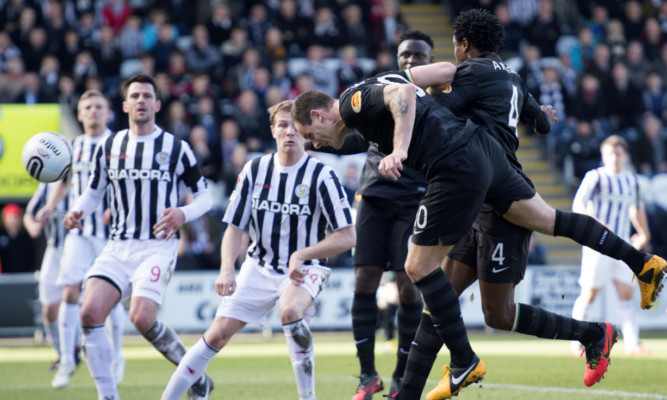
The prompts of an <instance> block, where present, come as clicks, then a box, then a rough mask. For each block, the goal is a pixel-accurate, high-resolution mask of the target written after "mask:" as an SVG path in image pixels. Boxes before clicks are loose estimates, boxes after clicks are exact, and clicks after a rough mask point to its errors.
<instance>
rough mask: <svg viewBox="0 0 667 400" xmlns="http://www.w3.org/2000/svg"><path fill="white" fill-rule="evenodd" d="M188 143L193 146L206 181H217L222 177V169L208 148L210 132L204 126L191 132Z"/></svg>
mask: <svg viewBox="0 0 667 400" xmlns="http://www.w3.org/2000/svg"><path fill="white" fill-rule="evenodd" d="M188 143H190V146H192V151H193V153H194V154H195V158H196V159H197V165H199V169H201V174H202V176H204V178H206V179H210V180H212V181H217V180H218V178H219V175H220V167H219V165H218V164H217V163H216V162H215V159H214V156H213V153H212V152H211V149H210V148H209V146H208V132H207V131H206V128H205V127H204V126H202V125H195V126H193V127H192V130H191V131H190V136H189V137H188Z"/></svg>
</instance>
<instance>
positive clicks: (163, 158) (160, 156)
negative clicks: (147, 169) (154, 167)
mask: <svg viewBox="0 0 667 400" xmlns="http://www.w3.org/2000/svg"><path fill="white" fill-rule="evenodd" d="M155 162H156V163H158V164H160V165H164V164H167V163H168V162H169V153H167V152H164V151H161V152H159V153H157V154H156V155H155Z"/></svg>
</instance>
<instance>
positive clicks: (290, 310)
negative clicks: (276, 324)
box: [280, 305, 303, 324]
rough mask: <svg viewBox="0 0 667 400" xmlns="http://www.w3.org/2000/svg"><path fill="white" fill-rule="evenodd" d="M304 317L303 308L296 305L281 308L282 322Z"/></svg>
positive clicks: (286, 322)
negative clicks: (300, 308)
mask: <svg viewBox="0 0 667 400" xmlns="http://www.w3.org/2000/svg"><path fill="white" fill-rule="evenodd" d="M302 317H303V315H302V312H301V310H298V309H297V308H296V307H294V306H291V305H288V306H286V307H281V308H280V322H282V323H283V324H289V323H290V322H294V321H298V320H300V319H301V318H302Z"/></svg>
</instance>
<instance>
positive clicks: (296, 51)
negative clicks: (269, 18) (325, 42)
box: [275, 0, 312, 57]
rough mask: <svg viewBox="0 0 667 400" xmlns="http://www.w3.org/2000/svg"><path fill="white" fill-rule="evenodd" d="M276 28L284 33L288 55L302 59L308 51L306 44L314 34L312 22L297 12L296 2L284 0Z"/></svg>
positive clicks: (276, 18) (281, 3) (277, 17)
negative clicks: (306, 50)
mask: <svg viewBox="0 0 667 400" xmlns="http://www.w3.org/2000/svg"><path fill="white" fill-rule="evenodd" d="M275 26H276V27H278V29H280V31H281V32H282V33H283V41H284V43H285V47H287V53H288V54H289V55H290V56H291V57H300V56H302V55H303V54H304V52H305V49H306V42H307V41H308V40H309V36H310V33H311V32H312V22H311V20H310V19H309V18H305V17H304V16H303V15H300V14H299V13H298V12H297V3H296V1H295V0H282V1H281V2H280V8H279V10H278V15H277V16H276V17H275Z"/></svg>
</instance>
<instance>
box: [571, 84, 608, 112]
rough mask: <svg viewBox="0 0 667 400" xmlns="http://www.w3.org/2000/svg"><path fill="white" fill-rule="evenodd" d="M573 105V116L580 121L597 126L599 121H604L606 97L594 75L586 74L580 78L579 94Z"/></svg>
mask: <svg viewBox="0 0 667 400" xmlns="http://www.w3.org/2000/svg"><path fill="white" fill-rule="evenodd" d="M574 104H575V106H574V107H573V108H572V111H573V115H574V116H575V117H576V118H577V119H578V120H580V121H589V122H592V123H593V124H599V123H601V121H600V120H601V119H606V116H607V102H606V97H605V94H604V91H603V89H602V87H601V85H600V80H599V79H598V78H597V77H596V76H595V75H592V74H586V75H584V76H583V77H582V78H581V92H580V93H579V95H578V96H577V97H576V100H575V102H574Z"/></svg>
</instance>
